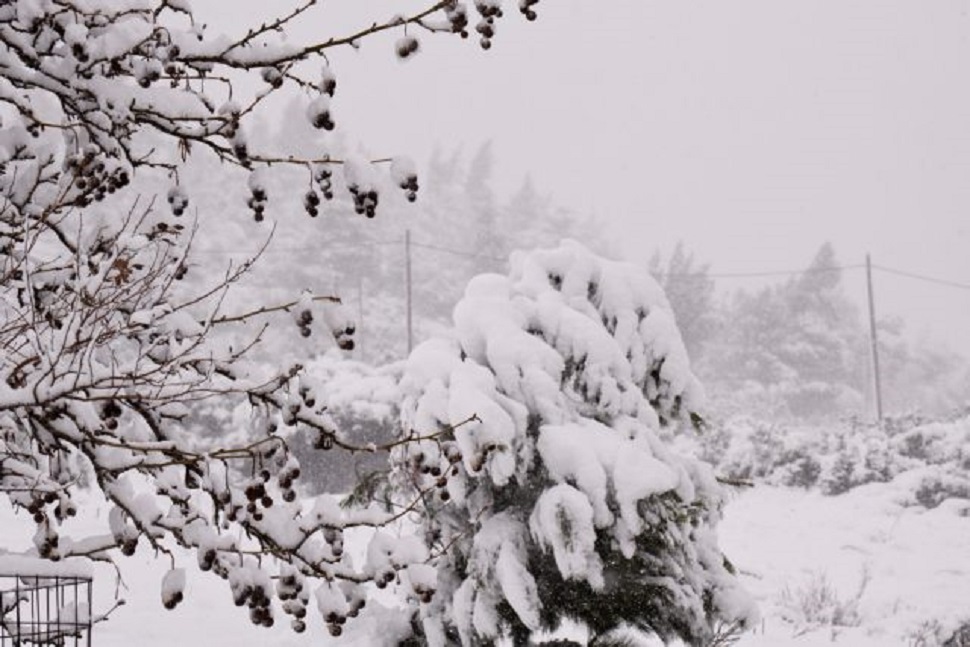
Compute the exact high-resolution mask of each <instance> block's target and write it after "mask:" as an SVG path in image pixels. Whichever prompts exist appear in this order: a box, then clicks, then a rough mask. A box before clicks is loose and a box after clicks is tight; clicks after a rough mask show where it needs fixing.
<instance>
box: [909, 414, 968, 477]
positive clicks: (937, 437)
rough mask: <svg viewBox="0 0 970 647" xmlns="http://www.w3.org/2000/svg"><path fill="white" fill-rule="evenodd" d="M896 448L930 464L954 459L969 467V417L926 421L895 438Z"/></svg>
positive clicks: (955, 462)
mask: <svg viewBox="0 0 970 647" xmlns="http://www.w3.org/2000/svg"><path fill="white" fill-rule="evenodd" d="M893 444H894V445H895V449H896V451H897V452H898V453H899V454H901V455H903V456H907V457H909V458H913V459H917V460H920V461H923V462H925V463H927V464H930V465H941V464H946V463H952V464H953V465H954V467H955V468H957V469H963V470H970V417H963V418H960V419H957V420H955V421H953V422H927V423H924V424H920V425H918V426H914V427H912V428H910V429H907V430H905V431H903V432H902V433H899V434H898V435H896V436H895V437H894V438H893Z"/></svg>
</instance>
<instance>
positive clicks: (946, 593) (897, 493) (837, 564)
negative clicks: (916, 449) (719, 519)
mask: <svg viewBox="0 0 970 647" xmlns="http://www.w3.org/2000/svg"><path fill="white" fill-rule="evenodd" d="M905 481H906V480H905V479H901V480H897V481H896V482H894V483H888V484H870V485H866V486H862V487H859V488H857V489H855V490H852V491H850V492H848V493H846V494H843V495H840V496H837V497H826V496H822V495H820V494H818V493H816V492H805V491H803V490H790V489H782V488H773V487H757V488H755V489H753V490H752V491H749V492H746V493H744V494H742V495H740V496H739V497H738V498H737V499H736V500H735V501H733V502H732V503H731V504H730V505H729V506H728V509H727V517H726V519H725V521H724V523H723V524H722V525H721V526H720V529H721V530H720V532H721V545H722V547H723V548H724V550H725V551H726V552H727V554H728V555H729V556H730V557H731V558H732V559H733V561H734V564H735V566H737V567H738V568H739V569H740V570H741V572H742V573H743V574H744V576H745V581H746V584H747V586H748V589H749V590H750V591H751V592H752V593H753V594H754V595H755V596H756V597H757V599H758V601H759V603H760V607H761V613H762V616H763V618H764V620H763V624H762V625H761V626H759V627H758V628H757V630H756V631H755V632H753V633H751V634H748V635H747V636H745V638H744V639H743V640H741V642H740V643H738V644H739V645H744V646H751V647H754V646H759V647H760V646H768V645H800V646H801V645H804V646H806V647H807V646H809V645H833V644H835V645H844V646H846V647H849V646H851V647H868V646H870V645H871V646H873V647H875V646H877V645H879V646H885V645H923V644H926V645H932V644H934V643H932V642H927V643H920V642H918V637H919V636H920V635H921V633H922V635H923V636H924V637H926V638H928V637H929V635H930V633H931V632H932V630H933V628H934V627H939V629H940V630H941V631H942V632H943V633H947V634H948V633H949V632H952V630H953V628H954V625H955V624H957V623H959V622H960V621H967V620H970V501H967V500H963V499H950V500H948V501H945V502H944V503H943V504H942V505H940V506H939V507H938V508H935V509H933V510H927V509H925V508H922V507H919V506H907V505H904V504H906V503H908V501H909V499H910V498H911V496H909V495H908V494H907V491H906V489H905V488H904V486H903V484H904V483H905ZM813 615H814V616H815V618H817V620H816V621H814V622H813V618H812V617H811V616H813ZM839 615H841V616H842V617H841V618H840V617H838V616H839ZM806 616H808V617H806ZM786 618H787V620H786ZM833 619H834V620H835V621H836V622H841V623H844V624H849V625H852V624H857V626H838V625H833V624H829V622H831V621H832V620H833Z"/></svg>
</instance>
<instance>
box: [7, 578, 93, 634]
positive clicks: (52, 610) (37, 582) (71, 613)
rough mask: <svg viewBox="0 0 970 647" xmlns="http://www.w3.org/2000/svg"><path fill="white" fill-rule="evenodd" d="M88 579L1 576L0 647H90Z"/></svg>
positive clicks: (89, 588)
mask: <svg viewBox="0 0 970 647" xmlns="http://www.w3.org/2000/svg"><path fill="white" fill-rule="evenodd" d="M91 595H92V592H91V578H90V577H80V576H62V575H53V576H39V575H22V574H18V575H4V574H3V573H2V572H0V647H27V646H28V645H57V646H59V647H82V646H83V647H90V646H91V602H92V599H91Z"/></svg>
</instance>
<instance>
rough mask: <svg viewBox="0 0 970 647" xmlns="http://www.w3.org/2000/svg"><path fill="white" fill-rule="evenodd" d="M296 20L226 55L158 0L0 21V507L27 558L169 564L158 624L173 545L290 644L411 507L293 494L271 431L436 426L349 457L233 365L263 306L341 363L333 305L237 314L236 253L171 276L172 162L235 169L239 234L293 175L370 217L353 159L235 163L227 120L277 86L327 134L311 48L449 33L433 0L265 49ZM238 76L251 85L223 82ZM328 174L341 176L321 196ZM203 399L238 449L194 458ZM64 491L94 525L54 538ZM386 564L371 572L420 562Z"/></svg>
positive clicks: (461, 10) (182, 229) (302, 403)
mask: <svg viewBox="0 0 970 647" xmlns="http://www.w3.org/2000/svg"><path fill="white" fill-rule="evenodd" d="M318 4H319V3H318V2H317V1H316V0H308V1H306V2H304V3H303V4H301V5H298V6H296V7H295V8H293V9H292V10H290V11H289V12H285V13H283V14H282V15H281V16H280V17H279V18H277V19H275V20H272V21H270V22H267V23H265V24H262V25H259V26H255V27H253V28H252V29H250V30H249V31H248V32H247V33H246V34H245V35H244V36H243V37H241V38H238V39H230V38H227V37H224V36H221V35H220V34H210V32H209V30H206V29H205V28H203V26H202V25H200V24H198V23H197V22H196V21H195V20H194V18H193V15H192V12H191V9H190V8H189V6H188V4H187V3H185V2H183V1H182V0H178V1H176V0H159V1H151V0H145V1H142V0H128V1H122V0H94V1H91V2H75V1H71V0H18V1H15V2H6V3H3V4H2V6H0V120H2V121H0V313H2V314H0V378H2V379H0V491H2V492H3V493H4V494H5V495H6V496H7V497H8V498H9V500H10V502H11V503H12V504H13V506H14V507H15V508H17V509H23V510H25V511H27V512H28V513H29V514H30V515H31V517H32V519H33V521H34V523H35V525H36V534H35V536H34V544H35V548H36V552H37V553H38V554H39V555H40V556H42V557H44V558H47V559H49V560H54V561H60V560H66V559H70V558H77V557H80V558H86V559H93V560H110V559H111V558H112V555H113V554H114V551H115V550H120V551H121V552H122V553H124V554H131V553H132V552H134V551H135V550H137V549H138V547H139V545H142V546H151V547H152V548H154V549H155V550H156V551H158V552H159V553H162V554H167V555H168V556H169V558H170V559H171V560H172V571H171V573H170V574H169V576H166V577H165V579H164V581H163V583H162V585H163V601H164V603H165V605H166V606H169V607H171V606H174V605H176V604H178V602H179V601H180V600H181V598H182V597H183V594H182V587H183V586H184V580H185V578H184V575H183V573H182V571H181V570H180V569H181V568H182V567H181V566H180V565H179V564H178V563H176V558H175V553H174V549H175V547H176V546H179V547H182V548H187V549H190V550H192V551H195V553H196V554H197V556H198V566H199V568H200V569H202V570H203V571H212V572H213V573H215V574H216V575H218V576H221V577H222V578H224V579H226V580H227V581H228V582H229V588H230V592H231V594H232V596H233V598H234V600H235V602H236V603H237V604H239V605H244V604H246V605H248V606H249V608H250V616H251V619H252V621H253V622H254V623H255V624H258V625H271V624H273V622H274V617H276V616H277V614H278V612H279V610H280V609H282V611H283V612H284V613H286V614H288V615H290V616H291V623H292V626H293V628H294V630H296V631H302V630H304V629H305V627H306V622H305V620H304V618H305V615H306V609H307V606H308V605H309V604H310V600H311V597H310V596H311V594H313V595H315V596H316V603H317V607H318V609H319V610H320V612H321V614H322V615H323V617H324V620H325V621H326V622H327V623H328V624H329V626H330V630H331V632H332V633H334V634H339V633H340V632H341V626H342V624H343V623H344V621H345V620H346V618H347V616H353V615H356V613H357V611H358V610H359V608H360V606H361V605H362V604H363V600H364V599H365V597H366V596H365V594H364V592H363V591H362V589H361V588H360V587H361V586H363V585H364V584H366V583H367V582H371V581H374V580H375V579H379V578H383V577H385V572H384V571H381V572H380V573H378V572H377V571H376V570H375V569H374V568H373V567H371V566H366V565H365V566H364V567H363V568H357V567H355V566H354V565H352V564H351V563H350V561H349V560H348V559H347V556H346V554H345V552H344V550H343V539H342V533H343V530H344V529H346V528H350V527H355V526H362V525H366V526H382V525H385V524H388V523H390V522H393V521H394V520H396V519H398V518H400V517H401V516H403V515H405V514H407V513H408V512H410V511H412V510H414V509H416V506H417V502H418V501H419V500H420V498H421V496H423V494H424V493H421V492H419V493H417V494H416V496H415V499H414V501H413V502H412V503H411V504H410V505H408V504H406V505H404V506H403V507H402V508H401V509H400V510H397V511H390V512H388V511H385V510H380V509H372V508H367V509H363V510H357V511H355V512H347V511H343V510H341V509H340V508H339V507H338V505H337V503H336V501H335V500H334V499H333V498H330V497H320V498H318V499H316V500H315V501H309V502H308V501H303V500H300V499H299V497H298V496H297V491H296V489H295V488H296V486H297V479H298V478H299V476H300V467H299V464H298V462H297V460H296V459H295V458H294V456H293V455H292V454H291V452H290V451H289V445H288V438H290V437H292V436H293V435H294V434H311V435H313V436H314V437H315V441H314V446H315V447H316V448H317V449H318V450H320V451H326V450H329V449H331V448H338V449H342V450H347V451H377V450H390V449H391V448H392V447H396V446H398V445H400V444H402V443H403V444H407V443H412V442H421V441H423V440H428V439H431V438H435V437H436V436H437V435H439V434H441V433H444V431H443V430H440V429H433V430H430V431H429V432H428V434H422V433H420V432H417V433H416V434H415V436H413V437H409V438H406V439H402V440H400V441H394V442H392V443H390V444H389V445H388V446H387V447H373V446H371V447H355V446H354V445H353V443H352V442H350V441H349V439H347V438H346V437H345V436H344V435H343V434H342V432H341V430H340V429H338V428H337V427H336V426H335V425H334V423H333V420H332V419H331V417H330V415H329V413H328V411H327V410H326V406H325V405H324V404H323V402H322V400H321V399H320V398H319V397H318V390H319V387H320V385H319V384H316V383H314V382H313V380H312V379H311V378H309V377H308V376H307V375H306V374H305V372H304V371H303V370H302V366H301V365H300V364H292V365H284V366H267V365H266V364H265V363H264V364H257V363H254V362H251V361H250V360H249V357H250V355H251V351H252V350H253V349H254V348H255V347H257V346H258V345H259V344H260V342H261V340H262V339H263V335H264V333H265V330H266V326H267V325H269V324H268V323H267V321H268V319H267V317H268V315H271V314H273V313H277V314H278V313H283V312H285V313H289V314H290V315H291V317H292V323H291V325H292V326H293V330H294V332H297V331H298V333H299V335H300V336H302V337H308V336H311V335H312V334H313V332H314V330H316V331H317V332H318V333H319V332H320V330H321V329H322V330H323V331H324V333H325V334H326V335H329V336H331V337H332V338H333V341H334V343H335V344H336V345H337V346H339V347H340V348H343V349H350V348H352V347H353V344H354V332H355V326H354V324H353V322H352V321H351V320H350V319H349V317H348V316H347V313H346V312H345V310H344V309H343V307H342V306H341V303H340V300H339V298H338V297H337V295H329V294H328V295H313V294H309V293H303V294H302V295H301V294H294V295H292V297H291V298H289V299H284V300H282V301H278V302H265V303H249V304H245V307H244V308H242V309H239V304H236V303H233V300H232V299H231V298H230V295H231V293H232V290H233V288H234V286H235V285H236V284H237V283H238V282H239V281H240V280H241V279H242V278H243V277H244V276H246V275H247V274H248V273H250V272H252V271H254V269H253V268H254V263H255V262H256V260H258V256H259V255H258V254H257V255H256V256H255V257H254V258H251V259H249V260H247V261H245V262H243V263H242V264H239V265H236V266H230V267H228V268H227V269H226V271H225V273H224V274H222V275H218V276H214V277H213V276H208V277H191V276H190V278H189V280H186V279H185V277H186V275H187V274H189V275H191V273H192V271H193V269H192V268H193V245H192V243H193V238H194V235H195V232H196V226H195V223H194V222H186V220H188V218H187V217H186V213H187V212H189V211H190V209H191V207H192V199H191V195H190V194H189V192H188V191H187V190H186V189H185V188H184V186H183V183H182V182H181V180H182V178H181V177H180V172H181V171H182V169H183V165H184V164H185V162H186V160H187V159H188V158H189V157H190V156H192V155H195V154H209V155H214V156H215V157H216V158H217V159H219V160H220V161H222V162H224V163H227V164H230V165H233V166H236V167H241V168H242V169H244V170H245V171H247V172H248V173H249V179H248V190H249V194H250V197H249V200H248V206H249V208H250V209H251V211H252V213H253V215H254V217H255V219H256V220H257V221H259V220H262V219H264V217H265V216H264V213H265V211H266V209H267V204H268V203H269V202H270V199H271V196H269V195H268V193H267V185H266V181H265V171H266V169H267V168H268V167H269V166H271V165H280V164H285V165H293V166H296V167H299V168H303V169H305V172H306V174H307V181H308V185H309V186H310V187H311V188H309V189H304V190H305V191H306V195H305V199H304V205H305V208H306V210H307V211H308V212H310V213H311V215H316V213H315V212H316V209H317V208H318V205H319V204H320V201H321V198H322V199H323V200H330V199H333V197H334V191H335V190H339V189H341V187H346V190H347V191H348V192H349V194H350V195H351V196H352V198H353V202H354V207H355V210H356V211H357V212H358V213H359V214H362V215H366V216H368V217H373V216H374V215H375V214H376V212H377V210H378V203H379V199H380V196H379V193H378V191H379V189H378V187H379V185H380V183H378V182H376V181H374V179H373V178H374V177H375V176H374V173H375V172H377V171H376V170H375V169H374V168H372V167H373V166H374V164H373V163H372V162H371V161H367V160H360V159H337V158H333V157H331V156H330V155H328V154H327V152H326V151H320V153H319V155H311V156H304V157H300V156H297V155H295V154H294V153H293V151H289V150H286V149H285V148H284V149H279V150H274V149H266V150H262V149H260V150H255V149H254V148H253V147H252V146H251V145H250V143H249V139H248V137H247V132H248V128H250V122H251V121H252V120H253V119H254V118H255V115H256V114H257V112H258V108H259V107H260V106H261V104H263V103H264V102H265V101H266V99H267V98H268V97H270V96H271V95H273V94H275V93H277V92H282V91H283V90H284V89H285V88H287V87H289V88H292V89H294V90H296V91H298V92H299V93H300V94H302V95H303V96H304V97H305V101H306V106H307V107H306V111H305V117H306V119H307V120H308V121H309V122H310V124H311V125H312V126H313V127H314V128H318V129H322V130H332V129H334V128H335V127H336V125H337V121H336V116H335V115H336V114H337V111H336V110H334V109H333V107H332V106H333V105H335V104H336V103H337V102H338V99H339V95H338V94H337V77H336V75H335V72H334V70H333V69H331V67H330V65H329V63H328V61H327V59H326V53H327V52H328V51H330V50H332V49H334V48H339V47H357V46H359V44H360V42H361V41H362V40H363V39H366V38H367V37H369V36H371V35H374V34H377V33H380V32H399V33H400V34H401V41H399V46H398V48H397V50H398V51H397V53H398V55H399V56H402V57H405V56H410V55H412V54H414V53H415V52H416V51H417V49H418V41H417V40H416V38H415V36H414V34H415V33H427V34H436V33H442V34H454V35H456V36H467V35H468V30H469V28H470V27H469V24H470V23H469V21H470V20H471V13H472V10H469V8H468V7H467V6H466V4H465V3H463V2H458V1H456V0H440V1H437V2H430V3H428V5H427V6H426V7H425V8H424V9H422V10H419V11H416V12H415V13H413V14H409V15H404V16H390V17H388V18H386V19H383V20H377V21H374V22H373V23H371V24H369V25H367V26H365V27H363V28H361V29H359V30H356V31H352V32H351V33H347V34H333V35H327V36H325V37H322V38H320V39H319V40H316V41H313V42H307V43H302V44H300V43H295V42H292V41H290V40H288V39H287V38H286V33H287V30H288V29H289V28H290V27H291V26H292V25H293V24H295V23H296V22H297V21H299V20H307V19H310V18H311V17H313V16H314V15H315V14H314V12H315V11H321V10H322V9H321V7H319V6H318ZM533 4H534V2H523V3H522V12H523V14H525V16H526V18H529V19H533V18H534V17H535V13H534V11H533V9H532V5H533ZM473 11H474V12H476V13H477V14H478V16H479V23H478V25H477V27H475V30H476V31H477V33H478V34H479V36H480V41H479V42H480V45H481V46H482V47H484V48H486V49H487V48H488V47H490V46H491V39H492V37H493V36H494V34H495V26H496V21H497V20H499V19H501V18H502V11H501V9H500V7H499V5H498V3H497V2H495V1H493V0H479V1H477V2H476V3H475V5H474V10H473ZM409 29H410V31H409ZM253 76H255V77H257V80H258V86H259V87H258V88H257V89H256V90H253V89H252V87H253V84H251V83H246V82H244V81H245V80H246V77H253ZM247 93H248V94H247ZM376 162H379V163H383V162H389V165H388V168H389V173H390V176H391V178H392V180H393V184H394V185H396V186H397V187H398V189H399V190H400V191H402V193H403V195H404V196H405V197H406V198H407V199H408V200H412V201H413V200H414V199H415V198H416V197H417V195H416V192H417V191H418V182H417V176H416V174H415V171H414V165H413V164H412V163H410V162H409V161H408V160H407V159H405V158H393V159H390V158H388V159H382V160H376ZM337 169H340V170H341V171H342V173H343V175H344V181H343V182H341V183H337V184H336V187H335V183H334V182H333V180H334V178H333V173H334V171H335V170H337ZM145 178H153V179H154V180H155V181H156V182H157V181H159V180H161V181H162V182H164V184H165V188H164V189H163V190H162V191H161V193H162V195H163V196H164V198H160V199H155V198H153V197H152V196H151V194H142V187H144V186H146V182H147V181H148V180H146V179H145ZM135 185H137V186H138V187H139V189H138V192H136V191H135V190H133V188H132V187H133V186H135ZM220 215H221V214H207V213H198V214H196V218H198V219H207V218H214V217H217V216H220ZM196 222H197V221H196ZM212 401H217V402H218V403H219V404H220V406H223V407H226V408H231V407H233V406H240V407H246V408H248V410H249V411H250V413H251V415H250V416H249V418H248V421H247V422H246V423H245V425H244V426H245V427H247V429H245V430H244V432H245V433H242V434H236V435H235V436H234V437H243V438H245V440H240V441H238V442H230V441H228V440H226V438H228V437H229V436H230V435H231V434H230V432H233V431H239V430H237V429H222V430H218V431H219V432H221V433H218V434H216V435H215V440H212V441H211V442H210V441H204V440H203V439H200V438H198V437H195V436H194V435H193V434H192V433H191V432H189V431H188V430H189V429H191V428H192V425H191V424H190V423H191V421H192V418H193V415H194V411H195V408H196V407H198V406H199V405H200V404H202V403H206V402H212ZM456 424H458V425H460V424H462V423H461V422H460V421H458V422H457V423H456ZM88 486H90V487H93V489H94V491H95V492H99V493H100V494H101V495H103V498H104V501H105V502H106V503H107V505H108V506H109V507H110V514H109V517H108V522H109V523H108V524H107V525H108V527H107V528H105V532H104V533H103V534H101V535H95V536H85V537H72V536H70V534H69V533H65V532H63V531H62V529H63V526H64V524H65V522H66V521H67V520H68V519H70V518H71V517H72V516H74V515H75V514H76V513H77V511H78V503H77V499H76V495H77V493H78V490H79V489H80V488H82V487H88ZM403 555H404V556H405V557H406V559H404V558H402V559H399V560H397V561H395V562H394V570H395V572H396V570H400V569H405V568H408V567H409V565H410V563H411V561H413V560H417V561H419V562H420V561H423V560H425V559H426V556H424V555H422V554H421V553H420V551H418V552H415V551H405V553H403ZM425 566H426V565H425ZM416 568H417V566H416ZM311 581H312V582H311Z"/></svg>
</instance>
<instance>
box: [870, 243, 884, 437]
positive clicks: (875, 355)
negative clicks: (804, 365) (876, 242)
mask: <svg viewBox="0 0 970 647" xmlns="http://www.w3.org/2000/svg"><path fill="white" fill-rule="evenodd" d="M866 291H867V293H868V295H869V342H870V344H871V345H872V382H873V386H874V388H875V391H876V419H877V420H878V422H879V426H882V383H881V380H880V376H879V337H878V335H877V333H876V306H875V299H874V297H873V294H872V262H871V260H870V259H869V254H866Z"/></svg>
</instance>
